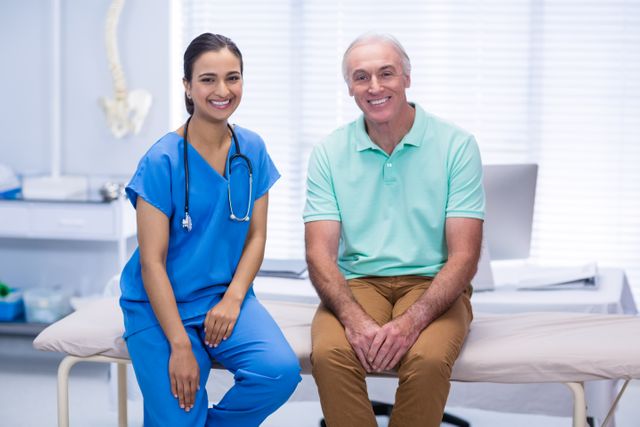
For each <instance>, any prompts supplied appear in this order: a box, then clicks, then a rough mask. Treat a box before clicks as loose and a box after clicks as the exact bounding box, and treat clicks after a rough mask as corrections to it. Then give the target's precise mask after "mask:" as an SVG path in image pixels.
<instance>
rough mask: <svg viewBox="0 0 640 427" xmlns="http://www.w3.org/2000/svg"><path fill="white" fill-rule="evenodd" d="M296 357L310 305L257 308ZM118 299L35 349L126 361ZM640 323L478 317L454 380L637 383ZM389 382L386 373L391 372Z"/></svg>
mask: <svg viewBox="0 0 640 427" xmlns="http://www.w3.org/2000/svg"><path fill="white" fill-rule="evenodd" d="M262 303H263V304H264V306H265V307H266V308H267V310H268V311H269V312H270V313H271V314H272V316H273V317H274V319H275V320H276V322H277V323H278V324H279V325H280V327H281V328H282V330H283V332H284V334H285V336H286V337H287V339H288V341H289V343H290V344H291V346H292V347H293V350H294V351H295V353H296V354H297V355H298V359H299V360H300V363H301V364H302V368H303V371H304V372H305V373H309V372H310V371H311V369H310V368H311V365H310V361H309V354H310V352H311V336H310V325H311V320H312V318H313V315H314V313H315V306H313V305H307V304H297V303H290V302H279V301H278V302H276V301H263V302H262ZM123 332H124V326H123V319H122V312H121V310H120V307H119V305H118V301H117V299H116V298H105V299H101V300H97V301H94V302H91V303H88V304H86V305H85V306H83V307H81V308H80V309H79V310H77V311H76V312H74V313H72V314H70V315H69V316H67V317H65V318H63V319H61V320H59V321H57V322H55V323H54V324H52V325H50V326H49V327H47V328H46V329H45V330H44V331H42V332H41V333H40V334H39V335H38V336H37V337H36V339H35V340H34V347H35V348H37V349H39V350H48V351H57V352H61V353H67V354H70V355H74V356H80V357H86V356H93V355H105V356H113V357H119V358H128V357H129V355H128V352H127V349H126V345H125V343H124V340H123V339H122V334H123ZM639 337H640V318H639V317H636V316H628V315H610V314H606V315H603V314H581V313H549V312H545V313H523V314H509V315H480V316H476V318H475V319H474V321H473V322H472V324H471V330H470V332H469V336H468V337H467V340H466V342H465V345H464V347H463V349H462V352H461V354H460V357H459V359H458V361H457V362H456V364H455V365H454V369H453V375H452V379H453V380H455V381H472V382H493V383H544V382H554V383H556V382H576V381H588V380H601V379H631V378H640V339H639ZM389 374H391V375H392V373H389Z"/></svg>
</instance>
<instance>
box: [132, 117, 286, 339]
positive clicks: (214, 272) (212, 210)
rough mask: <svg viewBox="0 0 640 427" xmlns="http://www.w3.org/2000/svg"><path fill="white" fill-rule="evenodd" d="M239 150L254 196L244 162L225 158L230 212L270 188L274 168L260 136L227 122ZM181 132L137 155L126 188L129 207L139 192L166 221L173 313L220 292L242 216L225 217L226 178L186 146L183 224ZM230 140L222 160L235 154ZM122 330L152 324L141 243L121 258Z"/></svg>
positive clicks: (236, 251)
mask: <svg viewBox="0 0 640 427" xmlns="http://www.w3.org/2000/svg"><path fill="white" fill-rule="evenodd" d="M234 131H235V133H236V136H237V138H238V143H239V145H240V152H241V153H242V154H244V155H245V156H246V157H248V158H249V160H250V161H251V166H252V171H253V189H252V193H253V197H252V200H251V206H248V203H249V200H248V192H249V174H248V168H247V167H246V164H245V162H244V161H242V160H240V159H238V158H236V159H235V160H234V161H233V163H232V164H231V165H230V169H231V198H232V202H233V210H234V213H235V214H236V216H238V217H242V216H243V215H244V214H245V212H246V210H247V208H249V209H252V208H253V202H255V200H257V199H259V198H260V197H262V196H263V195H264V194H266V193H267V191H269V188H271V186H272V185H273V184H274V183H275V182H276V181H277V180H278V178H279V177H280V174H279V173H278V170H277V169H276V167H275V165H274V164H273V161H272V160H271V157H269V154H268V153H267V150H266V147H265V144H264V141H263V140H262V138H260V136H259V135H258V134H256V133H254V132H252V131H250V130H248V129H243V128H241V127H239V126H236V127H235V128H234ZM183 144H184V139H183V138H182V137H181V136H180V135H178V134H177V133H175V132H171V133H168V134H166V135H165V136H163V137H162V138H161V139H160V140H159V141H158V142H156V143H155V144H154V145H153V146H152V147H151V148H150V149H149V151H147V153H146V154H145V155H144V156H143V157H142V159H141V160H140V163H139V164H138V169H137V170H136V172H135V174H134V175H133V178H132V179H131V181H130V182H129V184H128V185H127V188H126V192H127V196H128V198H129V200H130V201H131V203H132V204H133V206H134V207H135V206H136V202H137V198H138V197H141V198H143V199H144V200H145V201H147V202H148V203H150V204H151V205H153V206H155V207H156V208H157V209H158V210H160V211H161V212H162V213H164V214H165V215H166V216H167V217H168V218H169V221H170V230H169V246H168V251H167V261H166V269H167V274H168V276H169V280H170V282H171V286H172V288H173V292H174V294H175V297H176V302H177V304H178V311H179V312H180V317H181V318H182V319H183V320H184V319H188V318H191V317H194V316H198V315H201V314H204V313H206V312H207V311H208V310H209V309H210V308H211V307H212V305H213V301H214V300H215V299H216V297H217V296H219V295H220V294H222V293H224V292H225V291H226V289H227V286H228V285H229V283H230V282H231V279H232V278H233V275H234V274H235V271H236V268H237V266H238V262H239V261H240V257H241V256H242V250H243V248H244V242H245V239H246V236H247V232H248V231H249V222H237V221H232V220H231V219H229V215H230V213H231V212H230V209H229V200H228V195H227V182H228V181H227V177H228V176H229V172H228V171H227V172H226V173H225V176H221V175H220V174H219V173H218V172H217V171H216V170H215V169H213V168H212V167H211V166H210V165H209V164H208V163H207V161H206V160H205V159H204V158H203V157H202V156H200V154H199V153H198V152H197V151H196V150H195V148H193V146H192V145H190V144H189V146H188V156H189V214H190V215H191V218H192V221H193V229H192V230H191V232H187V231H186V230H184V229H183V228H182V224H181V222H182V218H183V217H184V198H185V173H184V161H183V150H184V145H183ZM235 152H236V151H235V145H234V144H233V143H232V144H231V147H230V149H229V154H228V158H227V160H228V159H229V158H230V157H231V156H232V155H233V154H234V153H235ZM120 289H121V291H122V297H121V298H120V306H121V307H122V310H123V313H124V323H125V337H127V336H129V335H131V334H133V333H135V332H138V331H140V330H143V329H146V328H149V327H151V326H154V325H156V324H158V321H157V319H156V317H155V314H154V313H153V310H152V309H151V304H150V303H149V298H148V296H147V293H146V291H145V289H144V286H143V283H142V272H141V266H140V250H139V248H137V249H136V250H135V252H134V253H133V255H132V256H131V259H130V260H129V261H128V262H127V264H126V266H125V267H124V270H123V271H122V276H121V279H120Z"/></svg>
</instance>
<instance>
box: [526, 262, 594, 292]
mask: <svg viewBox="0 0 640 427" xmlns="http://www.w3.org/2000/svg"><path fill="white" fill-rule="evenodd" d="M516 287H517V288H518V289H523V290H535V289H537V290H549V289H558V290H565V289H597V287H598V265H597V264H596V263H595V262H590V263H587V264H585V265H582V266H577V267H558V268H545V269H544V270H543V272H542V273H541V274H538V275H535V276H532V277H527V278H524V279H521V280H519V281H518V282H517V283H516Z"/></svg>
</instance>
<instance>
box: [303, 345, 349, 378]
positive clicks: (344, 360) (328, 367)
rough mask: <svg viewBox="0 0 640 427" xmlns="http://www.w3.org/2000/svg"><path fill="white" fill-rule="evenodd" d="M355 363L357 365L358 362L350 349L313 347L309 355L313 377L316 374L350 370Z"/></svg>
mask: <svg viewBox="0 0 640 427" xmlns="http://www.w3.org/2000/svg"><path fill="white" fill-rule="evenodd" d="M356 363H358V360H357V358H356V356H355V354H354V352H353V349H352V348H351V347H340V346H314V347H313V352H312V353H311V365H312V373H313V375H314V376H315V375H316V372H323V371H335V370H340V369H345V368H352V367H353V366H354V365H355V364H356ZM358 365H359V363H358ZM356 366H357V365H356Z"/></svg>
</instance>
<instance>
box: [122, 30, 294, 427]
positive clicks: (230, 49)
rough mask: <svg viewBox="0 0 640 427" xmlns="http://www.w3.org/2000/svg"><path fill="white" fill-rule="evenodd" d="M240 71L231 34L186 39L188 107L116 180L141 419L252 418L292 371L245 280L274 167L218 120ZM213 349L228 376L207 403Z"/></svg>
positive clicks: (271, 402)
mask: <svg viewBox="0 0 640 427" xmlns="http://www.w3.org/2000/svg"><path fill="white" fill-rule="evenodd" d="M242 73H243V62H242V55H241V53H240V51H239V50H238V48H237V46H236V45H235V44H234V43H233V42H232V41H231V40H230V39H228V38H226V37H224V36H220V35H214V34H210V33H205V34H202V35H200V36H198V37H197V38H196V39H194V40H193V41H192V42H191V44H190V45H189V47H188V48H187V50H186V51H185V54H184V79H183V83H184V88H185V103H186V107H187V111H188V112H189V114H190V117H189V119H188V120H187V122H186V124H185V125H184V126H182V127H181V128H180V129H178V130H177V131H175V132H170V133H168V134H166V135H165V136H163V137H162V138H160V140H159V141H157V142H156V143H155V144H154V145H153V146H152V147H151V148H150V149H149V151H148V152H147V153H146V154H145V155H144V157H143V158H142V159H141V160H140V163H139V165H138V169H137V171H136V172H135V174H134V176H133V178H132V179H131V182H130V183H129V185H128V186H127V188H126V191H127V195H128V197H129V199H130V200H131V202H132V203H133V205H134V207H135V208H136V212H137V224H138V243H139V247H138V249H136V251H135V252H134V254H133V256H132V257H131V259H130V260H129V262H128V263H127V265H126V266H125V268H124V270H123V272H122V279H121V289H122V297H121V299H120V305H121V307H122V311H123V313H124V319H125V339H126V342H127V347H128V349H129V354H130V356H131V360H132V361H133V367H134V370H135V373H136V377H137V380H138V383H139V385H140V388H141V390H142V394H143V397H144V425H145V427H151V426H194V427H195V426H216V427H218V426H234V427H244V426H247V427H249V426H257V425H259V424H260V423H261V422H262V421H263V420H264V419H265V418H266V417H267V416H268V415H269V414H271V413H272V412H274V411H275V410H276V409H277V408H278V407H280V406H281V405H282V404H283V403H284V402H285V401H286V400H287V399H288V398H289V396H290V395H291V393H293V391H294V389H295V388H296V386H297V384H298V382H299V381H300V367H299V365H298V361H297V358H296V356H295V354H294V353H293V351H292V350H291V348H290V346H289V344H288V343H287V341H286V340H285V338H284V336H283V335H282V332H281V331H280V329H279V328H278V326H277V325H276V324H275V322H274V321H273V319H272V318H271V316H270V315H269V313H267V311H266V310H265V309H264V307H263V306H262V305H261V304H260V302H259V301H258V300H257V299H256V297H255V295H254V293H253V290H252V289H251V285H252V282H253V279H254V277H255V275H256V273H257V271H258V269H259V268H260V264H261V263H262V258H263V255H264V247H265V240H266V227H267V205H268V191H269V188H271V186H272V185H273V184H274V183H275V181H276V180H277V179H278V178H279V177H280V175H279V173H278V171H277V170H276V168H275V166H274V164H273V162H272V161H271V158H270V157H269V154H268V153H267V151H266V148H265V144H264V142H263V141H262V139H261V138H260V136H258V135H257V134H256V133H254V132H252V131H250V130H248V129H244V128H242V127H240V126H231V125H229V123H228V120H229V117H230V116H231V114H232V113H233V112H234V111H235V110H236V108H237V107H238V105H239V103H240V100H241V98H242V86H243V75H242ZM185 144H186V146H185ZM185 154H186V157H185ZM239 154H240V155H239ZM185 160H186V161H185ZM213 360H215V361H217V362H219V363H221V364H222V365H223V366H224V367H225V368H226V369H228V370H229V371H231V372H232V373H233V375H234V379H235V384H234V386H233V387H232V388H231V389H230V390H229V391H228V392H227V393H226V394H225V396H224V397H223V398H222V400H221V401H220V402H218V403H217V404H215V405H213V407H211V408H209V407H208V399H207V393H206V389H205V384H206V382H207V377H208V375H209V371H210V369H211V365H212V361H213Z"/></svg>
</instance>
